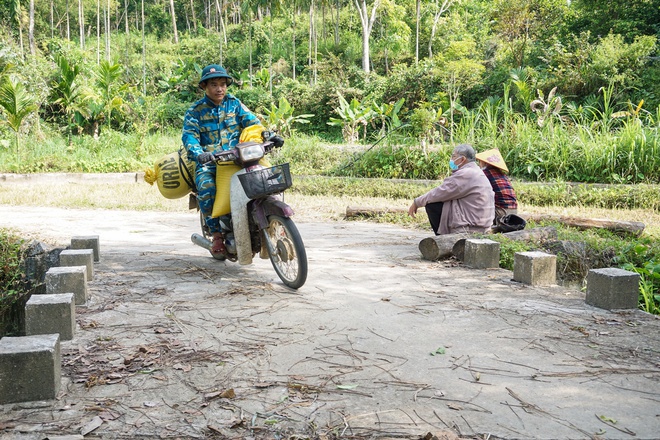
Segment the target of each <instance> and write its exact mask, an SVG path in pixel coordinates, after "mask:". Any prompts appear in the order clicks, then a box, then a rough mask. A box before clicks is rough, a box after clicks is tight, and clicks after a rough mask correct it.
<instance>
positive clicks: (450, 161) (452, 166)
mask: <svg viewBox="0 0 660 440" xmlns="http://www.w3.org/2000/svg"><path fill="white" fill-rule="evenodd" d="M449 168H451V170H452V171H456V170H457V169H458V165H456V164H455V163H454V159H449Z"/></svg>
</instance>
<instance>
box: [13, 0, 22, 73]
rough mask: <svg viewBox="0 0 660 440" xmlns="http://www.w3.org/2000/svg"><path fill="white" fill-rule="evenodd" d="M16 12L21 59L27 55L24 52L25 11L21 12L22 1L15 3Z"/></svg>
mask: <svg viewBox="0 0 660 440" xmlns="http://www.w3.org/2000/svg"><path fill="white" fill-rule="evenodd" d="M14 6H15V8H14V14H15V15H16V24H17V25H18V45H19V46H20V48H21V59H22V60H24V59H25V55H24V53H23V20H22V17H23V13H22V12H21V3H20V2H19V1H18V0H16V3H15V4H14Z"/></svg>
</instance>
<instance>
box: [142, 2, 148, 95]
mask: <svg viewBox="0 0 660 440" xmlns="http://www.w3.org/2000/svg"><path fill="white" fill-rule="evenodd" d="M142 93H143V94H144V95H146V94H147V40H146V39H145V37H144V0H142Z"/></svg>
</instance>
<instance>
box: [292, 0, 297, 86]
mask: <svg viewBox="0 0 660 440" xmlns="http://www.w3.org/2000/svg"><path fill="white" fill-rule="evenodd" d="M296 13H297V11H296V8H295V7H294V9H293V13H292V14H291V15H292V16H293V32H292V33H291V40H292V46H293V52H292V60H291V66H292V68H291V70H292V74H293V80H294V81H295V80H296Z"/></svg>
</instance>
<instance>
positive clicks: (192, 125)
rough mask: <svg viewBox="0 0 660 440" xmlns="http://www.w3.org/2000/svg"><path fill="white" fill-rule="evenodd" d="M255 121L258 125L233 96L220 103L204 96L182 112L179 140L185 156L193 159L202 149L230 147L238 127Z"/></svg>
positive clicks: (239, 129)
mask: <svg viewBox="0 0 660 440" xmlns="http://www.w3.org/2000/svg"><path fill="white" fill-rule="evenodd" d="M255 124H259V119H257V117H256V116H255V115H254V114H253V113H252V112H251V111H250V110H249V109H248V108H247V107H246V106H245V104H243V103H242V102H241V101H240V100H239V99H238V98H236V97H234V96H233V95H230V94H227V95H225V98H224V99H223V100H222V102H221V103H220V105H215V104H214V103H213V101H211V100H210V99H209V98H208V97H207V96H206V95H204V97H203V98H202V99H200V100H199V101H197V102H196V103H194V104H193V105H192V106H191V107H190V108H189V109H188V111H186V115H185V117H184V119H183V136H182V137H181V140H182V141H183V145H184V146H185V148H186V150H187V151H188V158H189V159H190V160H196V159H197V156H198V155H200V154H201V153H203V152H204V151H211V152H213V151H215V150H219V149H222V150H229V149H230V148H233V147H234V146H236V144H237V143H238V140H239V138H240V135H241V130H242V129H244V128H246V127H250V126H252V125H255ZM212 145H215V147H214V148H211V146H212Z"/></svg>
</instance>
